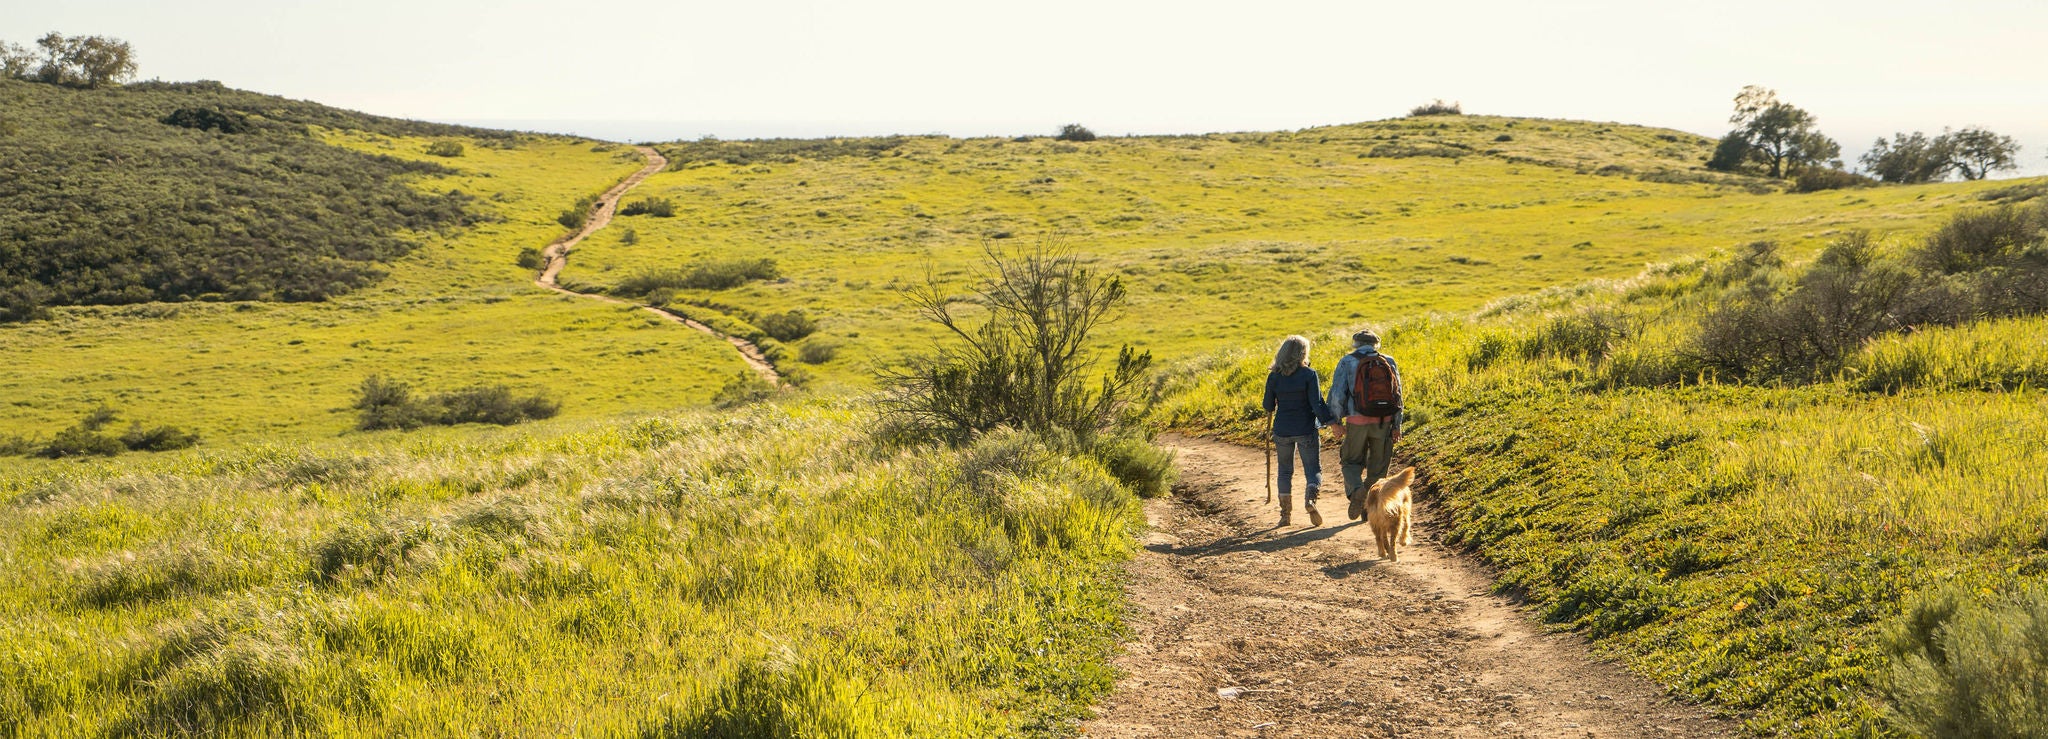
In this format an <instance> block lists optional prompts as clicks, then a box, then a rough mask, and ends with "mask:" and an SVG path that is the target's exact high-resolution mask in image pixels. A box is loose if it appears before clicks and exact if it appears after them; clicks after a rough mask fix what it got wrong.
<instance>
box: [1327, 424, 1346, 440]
mask: <svg viewBox="0 0 2048 739" xmlns="http://www.w3.org/2000/svg"><path fill="white" fill-rule="evenodd" d="M1330 438H1332V439H1336V440H1338V441H1343V440H1344V422H1343V421H1338V422H1337V423H1336V424H1334V425H1332V426H1330Z"/></svg>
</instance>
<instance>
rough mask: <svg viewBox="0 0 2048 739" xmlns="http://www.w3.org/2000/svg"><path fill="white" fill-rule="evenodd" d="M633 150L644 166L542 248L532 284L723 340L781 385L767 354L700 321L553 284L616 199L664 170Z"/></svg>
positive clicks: (664, 160)
mask: <svg viewBox="0 0 2048 739" xmlns="http://www.w3.org/2000/svg"><path fill="white" fill-rule="evenodd" d="M633 148H635V149H637V150H639V152H640V155H641V156H643V157H646V158H647V166H645V167H641V168H640V171H638V172H634V173H633V174H632V176H630V177H627V178H626V179H624V180H621V181H620V182H619V184H616V185H613V186H612V187H611V189H609V190H606V191H604V194H603V195H599V196H598V197H597V205H596V206H594V207H593V209H592V210H591V212H590V217H589V218H587V219H585V220H584V222H583V227H582V228H579V229H576V230H575V231H573V232H570V233H567V234H563V235H562V237H561V238H558V239H555V240H554V242H553V243H550V244H548V245H547V248H546V249H542V250H541V260H542V264H541V270H540V274H539V275H538V276H536V277H535V278H534V280H533V284H535V285H538V286H540V287H542V288H544V289H548V290H553V291H555V292H558V293H561V294H563V295H573V296H575V297H579V298H587V299H590V300H598V301H603V302H606V303H611V304H614V305H625V306H633V307H637V308H639V309H641V310H644V311H647V312H648V313H652V314H654V315H655V316H658V317H660V318H661V320H664V321H668V322H670V323H677V324H682V325H684V326H688V327H690V328H693V329H696V330H698V331H702V332H704V333H707V334H710V335H712V336H716V337H718V338H720V339H724V340H725V343H728V344H731V345H732V348H733V349H734V350H737V351H738V352H739V353H740V358H741V359H743V360H745V361H746V363H747V366H748V367H751V368H753V370H754V373H755V374H758V375H760V376H761V379H763V380H767V381H768V384H770V385H775V386H777V387H780V386H781V385H782V374H781V373H779V372H776V371H775V365H774V364H773V363H770V362H769V361H768V355H766V354H763V353H762V352H761V347H759V346H755V345H754V342H751V341H748V340H746V339H742V338H740V337H738V336H733V335H731V334H726V333H722V332H720V331H719V330H718V329H714V328H712V327H710V326H706V325H704V324H703V323H702V322H699V321H694V320H691V319H689V318H688V317H685V316H679V315H676V314H674V313H670V312H668V311H666V310H662V309H660V308H656V307H654V306H651V305H641V304H639V303H634V302H631V301H626V300H620V299H618V298H614V297H611V296H609V295H598V294H596V293H585V292H577V291H575V290H571V289H569V288H566V287H562V285H561V284H560V283H559V282H558V281H557V278H558V277H559V276H560V275H561V274H562V268H563V267H566V266H569V252H570V251H571V250H573V249H575V248H576V245H577V244H580V243H583V240H584V239H585V238H588V237H589V236H590V235H591V234H594V233H597V231H598V229H601V228H604V227H605V226H608V225H611V222H612V216H613V215H615V214H617V212H618V210H619V199H620V198H622V197H625V195H626V193H627V192H628V191H631V190H632V189H633V188H635V187H638V186H639V185H640V183H642V182H645V181H646V180H647V178H649V177H652V176H654V174H655V173H656V172H660V171H661V170H662V169H664V168H666V167H668V157H664V156H662V155H661V152H659V151H655V150H654V147H651V146H636V147H633Z"/></svg>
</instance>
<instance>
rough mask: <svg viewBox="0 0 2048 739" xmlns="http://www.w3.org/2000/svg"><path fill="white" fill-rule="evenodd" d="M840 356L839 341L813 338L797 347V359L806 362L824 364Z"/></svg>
mask: <svg viewBox="0 0 2048 739" xmlns="http://www.w3.org/2000/svg"><path fill="white" fill-rule="evenodd" d="M836 356H839V342H837V341H832V340H830V339H825V338H816V337H814V338H812V339H811V340H810V341H806V342H804V343H803V344H802V345H801V346H798V347H797V348H796V359H797V361H799V362H803V363H804V364H824V363H826V362H830V361H832V358H833V357H836Z"/></svg>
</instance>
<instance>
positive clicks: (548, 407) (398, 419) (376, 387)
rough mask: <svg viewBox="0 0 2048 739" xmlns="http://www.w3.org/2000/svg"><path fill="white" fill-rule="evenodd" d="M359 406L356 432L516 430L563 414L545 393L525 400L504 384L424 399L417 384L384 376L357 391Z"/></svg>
mask: <svg viewBox="0 0 2048 739" xmlns="http://www.w3.org/2000/svg"><path fill="white" fill-rule="evenodd" d="M354 407H355V409H356V412H357V413H356V428H358V429H361V430H363V431H378V430H382V429H415V428H419V427H421V426H428V425H443V426H452V425H455V424H460V423H491V424H497V425H500V426H510V425H512V424H516V423H522V422H525V421H536V420H540V419H544V418H553V417H554V416H555V414H556V413H559V412H560V411H561V404H559V403H556V402H555V401H553V400H550V399H549V398H548V397H547V396H546V395H545V394H541V393H536V394H534V395H530V396H526V397H519V396H516V395H514V394H513V393H512V389H511V388H508V387H505V386H503V385H472V386H470V387H465V388H460V389H457V390H452V391H449V392H444V393H436V394H434V395H432V396H428V397H425V398H420V397H417V396H415V395H414V394H413V391H412V386H411V385H409V384H406V383H403V382H396V381H390V380H385V379H384V378H383V377H382V376H379V375H371V376H369V377H367V378H364V380H363V384H362V385H361V386H360V387H359V388H358V389H357V391H356V401H355V403H354Z"/></svg>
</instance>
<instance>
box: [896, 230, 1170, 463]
mask: <svg viewBox="0 0 2048 739" xmlns="http://www.w3.org/2000/svg"><path fill="white" fill-rule="evenodd" d="M984 271H985V277H986V279H985V281H984V282H983V283H982V284H981V285H980V286H979V287H977V288H976V290H975V293H974V296H973V297H972V298H960V297H957V296H956V295H955V294H954V293H953V292H952V291H951V290H950V289H949V288H948V287H947V286H946V285H944V284H941V283H940V282H939V281H938V280H937V278H932V279H930V280H928V281H927V282H926V284H925V285H924V286H922V287H913V288H911V289H909V290H907V291H906V292H905V294H904V299H905V300H906V301H908V302H909V304H910V306H911V307H912V308H915V309H916V310H917V312H918V314H919V315H920V316H921V317H923V318H924V319H925V320H927V321H930V322H932V323H934V324H937V325H938V326H939V327H940V328H943V329H945V331H946V332H947V333H950V334H951V336H952V338H954V339H956V341H954V342H953V343H952V345H950V346H942V347H940V348H938V349H936V350H934V351H932V352H931V353H928V354H925V355H923V356H919V357H914V358H912V359H910V360H908V362H906V363H905V364H903V365H901V366H898V367H895V368H890V369H885V370H884V371H883V373H882V381H883V383H884V384H885V385H886V386H888V388H889V392H888V393H887V394H886V395H885V396H884V399H883V409H884V412H885V413H887V414H888V415H889V416H891V417H892V419H893V421H894V422H895V423H896V425H897V426H899V427H901V428H905V429H912V430H920V431H923V432H925V433H928V434H930V435H932V436H936V437H939V438H942V439H946V440H949V441H953V442H955V443H958V442H964V441H966V440H968V439H971V438H973V437H974V436H976V435H979V434H982V433H984V432H987V431H990V430H992V429H995V428H997V427H1001V426H1009V427H1013V428H1018V429H1023V430H1026V431H1030V432H1033V433H1038V434H1055V433H1065V434H1071V435H1072V436H1073V437H1075V438H1076V439H1080V440H1082V441H1084V442H1086V441H1088V440H1090V439H1092V438H1093V437H1094V435H1095V434H1096V433H1097V432H1098V431H1100V430H1103V429H1106V428H1110V427H1113V426H1115V425H1116V424H1117V423H1118V422H1119V420H1120V419H1119V417H1118V414H1119V413H1121V412H1122V411H1123V410H1124V406H1125V403H1126V402H1127V401H1128V400H1129V399H1130V398H1131V396H1132V395H1134V394H1135V393H1136V392H1137V383H1138V381H1139V380H1140V379H1141V378H1142V377H1143V376H1144V375H1145V373H1146V372H1147V371H1148V370H1149V369H1150V368H1151V365H1152V354H1151V353H1150V352H1143V353H1140V352H1138V351H1136V350H1135V349H1132V348H1131V347H1130V346H1129V345H1125V346H1124V347H1123V348H1122V349H1121V350H1120V351H1119V352H1118V354H1117V357H1116V363H1115V364H1114V365H1113V366H1111V367H1109V368H1107V369H1106V370H1099V369H1097V368H1096V367H1095V357H1094V356H1093V354H1092V353H1091V352H1090V351H1089V350H1088V349H1089V340H1090V337H1091V336H1092V335H1093V334H1094V331H1095V329H1096V327H1097V326H1099V325H1101V322H1102V321H1103V320H1105V319H1106V318H1108V317H1109V315H1110V314H1111V313H1112V312H1113V311H1115V310H1116V309H1117V308H1118V307H1119V306H1121V305H1122V304H1123V302H1124V298H1125V292H1124V286H1123V282H1122V280H1121V279H1120V278H1118V277H1116V276H1114V275H1107V276H1105V275H1098V274H1096V273H1095V272H1094V271H1093V270H1090V269H1088V268H1087V267H1085V266H1083V265H1082V264H1081V262H1080V260H1079V259H1077V258H1076V257H1075V256H1074V255H1073V254H1072V253H1071V252H1068V251H1065V250H1063V249H1059V248H1057V247H1056V246H1053V245H1049V244H1041V245H1039V246H1038V247H1036V248H1032V249H1019V250H1016V251H999V250H997V249H996V248H995V247H993V246H991V247H989V248H988V250H987V252H986V262H985V268H984ZM959 303H969V304H975V305H980V306H982V307H984V308H985V309H986V314H985V315H984V317H983V318H982V319H981V323H980V324H979V325H970V324H967V323H965V322H964V321H963V320H962V318H961V317H960V316H959V315H958V314H956V313H955V312H954V308H953V306H955V305H956V304H959ZM1091 380H1097V381H1099V383H1098V384H1097V386H1096V387H1095V388H1090V387H1089V385H1090V384H1091Z"/></svg>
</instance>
